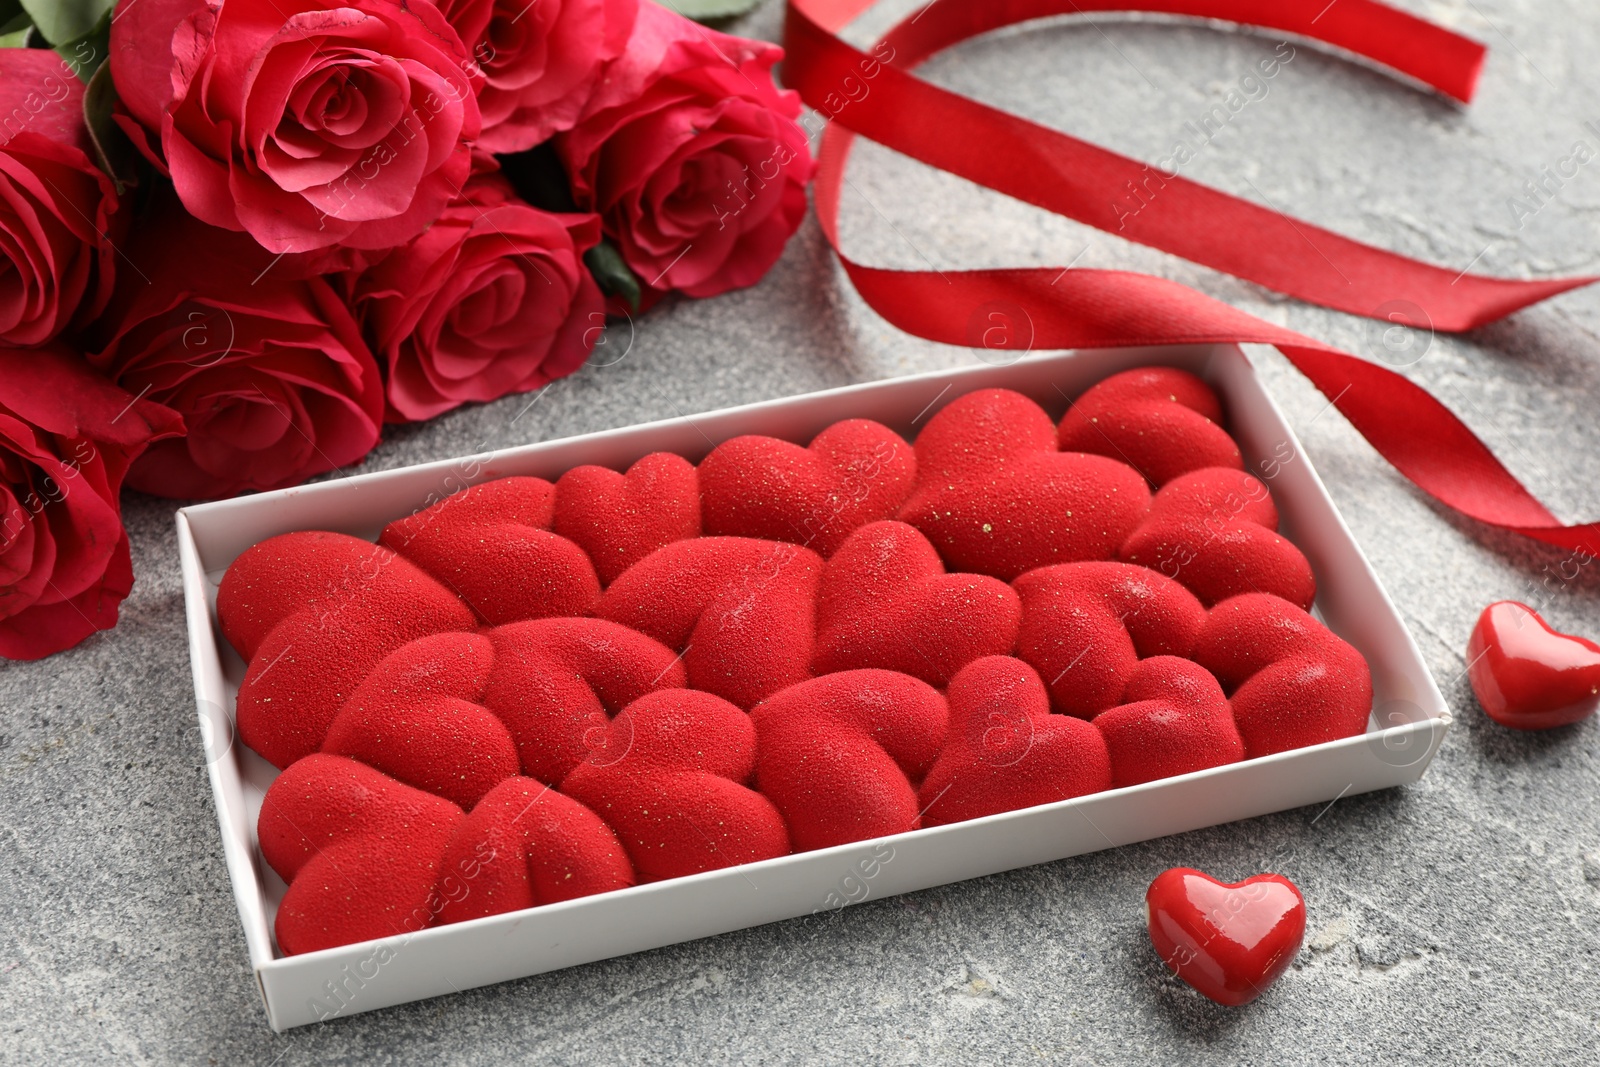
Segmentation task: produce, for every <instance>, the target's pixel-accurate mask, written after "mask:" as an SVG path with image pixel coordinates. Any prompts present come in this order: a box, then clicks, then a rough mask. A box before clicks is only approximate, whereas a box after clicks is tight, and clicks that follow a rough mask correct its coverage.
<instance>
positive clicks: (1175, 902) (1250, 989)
mask: <svg viewBox="0 0 1600 1067" xmlns="http://www.w3.org/2000/svg"><path fill="white" fill-rule="evenodd" d="M1144 900H1145V914H1146V916H1147V921H1148V923H1149V926H1150V942H1151V944H1153V945H1155V947H1156V953H1157V954H1158V955H1159V956H1160V957H1161V959H1162V961H1163V962H1164V963H1166V965H1167V966H1168V967H1171V968H1172V970H1173V972H1174V973H1175V974H1177V976H1178V977H1179V978H1182V979H1183V980H1184V981H1185V982H1188V983H1189V984H1190V985H1191V986H1193V987H1194V988H1195V989H1196V990H1197V991H1198V992H1200V993H1203V994H1205V995H1206V996H1208V997H1210V998H1211V999H1212V1000H1214V1001H1216V1002H1217V1003H1218V1004H1227V1005H1229V1006H1232V1007H1237V1006H1238V1005H1240V1004H1248V1003H1250V1002H1251V1001H1252V1000H1254V999H1256V997H1258V996H1260V995H1261V994H1262V993H1263V992H1265V991H1266V988H1267V987H1268V986H1269V985H1271V984H1272V983H1273V982H1275V981H1277V980H1278V976H1279V975H1281V974H1282V973H1283V972H1284V971H1285V970H1287V969H1288V967H1289V964H1291V963H1293V962H1294V957H1295V953H1297V952H1299V951H1300V942H1301V940H1302V939H1303V938H1304V937H1305V933H1306V905H1305V901H1304V900H1302V899H1301V897H1300V891H1299V890H1298V889H1296V888H1295V887H1294V883H1293V882H1291V881H1289V879H1287V878H1285V877H1283V876H1282V875H1281V874H1258V875H1256V876H1255V877H1253V878H1246V879H1245V880H1244V881H1242V882H1238V883H1236V884H1234V885H1226V884H1224V883H1222V882H1219V881H1217V880H1216V879H1215V878H1212V877H1211V876H1210V875H1209V874H1205V873H1203V872H1201V871H1197V870H1194V869H1193V868H1190V867H1174V868H1172V869H1171V870H1169V871H1163V872H1162V873H1161V874H1160V875H1159V876H1157V878H1156V880H1155V881H1153V882H1151V883H1150V888H1149V889H1148V890H1147V891H1146V892H1145V895H1144Z"/></svg>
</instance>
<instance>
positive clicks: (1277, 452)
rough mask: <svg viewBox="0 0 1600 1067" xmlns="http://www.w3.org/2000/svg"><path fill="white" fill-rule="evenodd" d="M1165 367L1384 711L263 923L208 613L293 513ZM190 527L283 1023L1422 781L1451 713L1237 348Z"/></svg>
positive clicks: (409, 482)
mask: <svg viewBox="0 0 1600 1067" xmlns="http://www.w3.org/2000/svg"><path fill="white" fill-rule="evenodd" d="M1153 363H1160V364H1167V365H1171V366H1178V367H1183V368H1186V369H1188V370H1192V371H1194V372H1196V373H1198V374H1200V375H1201V376H1202V377H1203V378H1205V379H1206V380H1207V381H1208V382H1209V383H1210V384H1211V385H1212V386H1213V388H1215V389H1216V390H1217V391H1218V393H1219V394H1220V395H1221V396H1222V398H1223V400H1224V403H1225V404H1226V406H1227V411H1228V417H1229V421H1230V426H1231V429H1232V431H1233V434H1234V436H1235V438H1236V439H1237V440H1238V442H1239V446H1240V448H1241V450H1242V451H1243V453H1244V457H1245V461H1246V465H1247V467H1248V469H1250V470H1251V471H1252V472H1254V473H1255V474H1256V475H1257V476H1258V477H1262V478H1263V479H1264V480H1265V481H1267V484H1268V485H1269V486H1270V487H1271V490H1272V495H1273V499H1274V501H1275V502H1276V504H1277V506H1278V509H1279V512H1280V514H1281V516H1282V519H1283V529H1284V532H1285V533H1286V534H1287V535H1288V536H1289V537H1291V538H1292V539H1293V540H1294V542H1295V543H1296V544H1297V545H1298V546H1299V547H1300V549H1301V551H1303V552H1304V553H1305V554H1306V557H1307V558H1308V559H1309V560H1310V561H1311V564H1312V567H1313V569H1314V570H1315V572H1316V576H1317V586H1318V590H1319V592H1318V596H1317V602H1316V605H1315V607H1314V610H1315V612H1316V613H1317V614H1318V615H1319V616H1320V617H1321V618H1322V619H1323V621H1324V622H1326V623H1327V624H1328V626H1330V627H1331V628H1332V629H1333V630H1334V631H1335V632H1337V633H1338V634H1339V635H1340V636H1342V637H1343V638H1344V639H1345V640H1347V641H1349V642H1350V643H1351V644H1353V645H1354V646H1355V647H1356V648H1358V649H1360V651H1361V652H1362V653H1363V654H1364V655H1365V656H1366V658H1367V662H1368V663H1369V664H1370V665H1371V667H1372V674H1373V687H1374V693H1375V698H1374V703H1375V707H1374V711H1373V721H1372V722H1371V723H1369V726H1368V733H1367V734H1366V735H1365V736H1363V737H1353V738H1346V739H1345V740H1342V741H1336V742H1331V743H1328V744H1323V745H1316V746H1312V747H1310V748H1304V749H1299V750H1297V751H1293V752H1284V753H1279V754H1277V755H1274V756H1269V757H1266V758H1264V759H1256V760H1249V761H1246V762H1243V763H1236V764H1231V765H1229V766H1226V767H1217V768H1212V769H1210V770H1206V771H1200V772H1197V773H1194V774H1188V775H1183V776H1181V777H1178V778H1169V779H1165V780H1162V781H1157V782H1149V783H1146V784H1144V785H1139V786H1134V787H1132V788H1128V789H1116V790H1111V791H1108V792H1104V793H1097V794H1094V795H1091V796H1088V797H1081V798H1077V799H1074V800H1068V801H1062V802H1059V803H1056V804H1046V805H1042V806H1040V807H1035V808H1028V809H1024V810H1021V811H1013V812H1006V813H1004V814H1001V815H993V816H989V817H987V818H983V819H975V820H972V821H970V822H964V823H958V824H955V825H952V826H943V827H937V828H933V829H926V830H915V831H911V832H909V833H904V834H896V835H894V836H892V837H888V838H883V839H881V840H878V841H865V842H856V843H852V844H849V845H842V846H839V847H837V848H831V849H824V850H821V851H817V852H807V853H802V854H798V855H793V856H784V857H781V858H778V859H773V860H765V861H762V862H760V863H752V864H746V865H743V866H741V867H735V868H730V869H726V870H721V871H708V872H706V873H704V874H698V875H694V876H692V877H688V878H680V879H675V880H672V881H667V882H657V883H653V884H650V885H644V886H637V887H635V888H632V889H625V890H621V891H618V892H614V893H604V894H600V895H597V896H592V897H585V898H583V899H580V900H572V901H566V902H564V903H560V904H551V905H546V906H544V907H539V908H531V909H527V910H524V911H518V912H511V913H507V914H503V915H495V916H489V917H487V918H483V919H476V920H473V921H471V922H466V923H459V924H455V925H451V926H444V927H436V928H433V929H428V930H423V931H420V932H418V933H415V934H411V935H404V936H400V937H395V938H389V939H386V940H383V941H372V942H365V943H362V944H356V945H347V946H343V947H340V948H334V949H328V950H325V951H321V952H312V953H307V954H304V955H300V956H292V957H283V956H280V955H279V954H278V952H277V949H276V946H275V945H274V943H273V937H272V933H271V930H272V919H273V916H274V914H275V911H276V906H277V901H278V900H279V899H280V898H281V897H282V894H283V888H284V887H283V883H282V881H281V880H279V879H278V877H277V875H276V874H274V873H273V872H272V871H271V869H270V868H268V867H267V865H266V863H265V862H264V861H263V860H262V858H261V853H260V850H259V848H258V846H257V843H256V835H255V820H256V813H257V812H258V811H259V809H260V804H261V797H262V795H263V794H264V792H265V790H266V788H267V786H268V785H270V784H271V782H272V779H273V777H274V776H275V775H276V773H277V772H276V770H275V769H274V768H273V767H271V766H270V765H269V764H267V763H266V761H265V760H262V759H261V758H260V757H259V756H256V755H255V754H254V753H253V752H250V751H249V750H248V749H246V748H245V747H244V746H243V745H242V744H237V743H235V742H234V735H233V729H232V724H233V714H234V697H235V694H236V693H237V690H238V685H239V682H240V680H241V679H242V678H243V676H244V667H245V665H244V663H243V662H242V661H241V660H240V659H239V657H238V656H237V655H236V654H235V653H234V652H233V650H232V649H231V648H230V647H228V645H227V642H226V641H224V640H223V639H222V637H221V633H220V630H219V629H218V627H217V622H216V608H215V604H216V589H217V582H218V581H219V580H220V578H221V576H222V573H223V571H224V570H225V569H226V568H227V566H228V564H229V563H231V562H232V561H233V559H234V557H236V556H237V555H238V554H239V553H240V552H242V551H243V550H244V549H246V548H248V547H249V546H251V545H253V544H255V543H257V542H258V541H261V540H263V539H265V538H267V537H271V536H273V535H275V534H279V533H284V532H287V531H290V530H305V529H326V530H340V531H344V532H346V533H351V534H356V535H358V536H363V537H369V538H371V537H375V536H376V535H377V533H378V531H379V530H380V529H382V527H383V526H384V525H385V524H386V523H388V522H389V521H391V520H393V519H395V518H398V517H400V516H402V515H406V514H410V513H411V512H413V511H415V510H416V509H417V508H419V507H421V506H422V505H423V504H424V503H426V502H428V501H429V499H430V494H432V495H433V496H432V498H433V499H437V498H438V497H440V496H443V495H445V494H448V493H450V492H454V491H456V490H459V489H460V488H462V487H464V486H465V485H468V484H472V483H475V482H480V481H486V480H488V479H491V478H498V477H503V476H505V475H511V474H523V475H538V476H540V477H544V478H549V479H552V480H553V479H555V478H557V477H559V476H560V475H561V474H562V473H563V472H564V471H566V470H568V469H569V468H571V467H574V466H577V465H579V464H583V463H596V464H600V465H603V466H607V467H612V468H614V469H617V470H623V469H626V467H627V466H628V465H629V464H630V463H632V462H633V461H634V460H636V459H638V458H640V457H641V456H644V455H645V454H647V453H650V452H656V451H671V452H677V453H679V454H681V455H683V456H685V457H687V458H688V459H690V460H695V461H698V460H699V459H700V458H701V457H703V456H704V455H705V454H706V453H707V452H708V451H710V449H711V448H712V447H713V445H714V444H715V443H716V442H720V441H723V440H725V439H727V438H730V437H734V436H737V435H739V434H745V433H762V434H767V435H770V436H773V437H782V438H786V439H789V440H793V441H797V442H800V443H804V442H806V441H809V440H810V438H811V437H812V436H814V435H815V434H816V433H817V432H819V431H820V430H822V429H823V428H824V427H826V426H828V425H830V424H831V423H833V422H835V421H837V420H839V419H844V418H872V419H877V420H878V421H880V422H883V423H885V424H887V425H888V426H890V427H892V428H893V429H895V430H897V431H899V432H901V433H902V434H904V435H906V436H907V437H908V438H909V437H911V436H913V435H914V434H915V432H916V431H917V429H918V428H919V427H921V426H923V425H926V423H927V420H928V419H929V418H930V417H931V416H932V415H933V414H934V413H935V412H936V411H938V409H939V408H941V407H943V406H944V405H946V404H948V403H949V402H950V401H952V400H954V399H955V398H956V397H958V396H961V395H962V394H964V393H967V392H971V391H972V390H974V389H981V388H988V387H992V386H1003V387H1006V388H1011V389H1016V390H1018V391H1019V392H1022V393H1025V394H1027V395H1029V396H1031V397H1033V398H1034V399H1035V400H1037V401H1039V402H1040V403H1041V404H1043V405H1044V407H1045V409H1046V410H1047V411H1050V412H1051V414H1052V415H1055V416H1058V415H1059V414H1060V412H1061V411H1063V410H1064V409H1065V408H1066V406H1067V403H1068V398H1070V397H1074V396H1076V395H1078V394H1079V393H1081V392H1082V391H1083V390H1084V389H1086V388H1087V387H1088V386H1090V385H1092V384H1093V383H1094V382H1095V381H1098V380H1099V379H1101V378H1103V377H1105V376H1107V375H1109V374H1113V373H1115V372H1117V371H1119V370H1124V369H1126V368H1129V367H1135V366H1140V365H1145V364H1153ZM177 523H178V543H179V551H180V555H181V562H182V568H183V586H184V595H185V599H186V602H187V611H188V624H189V648H190V656H191V658H192V661H193V668H194V681H195V695H196V698H197V701H198V706H199V711H200V719H201V727H202V732H203V736H204V737H205V739H206V746H207V757H208V761H209V769H210V776H211V786H212V792H213V795H214V797H215V800H216V806H217V815H218V819H219V821H220V824H221V830H222V845H223V854H224V856H225V858H226V860H227V865H228V872H229V875H230V877H231V879H232V882H233V890H234V896H235V898H236V899H237V902H238V905H239V917H240V919H241V920H242V921H243V923H244V930H245V943H246V946H247V948H248V950H249V954H250V963H251V966H252V968H253V969H254V971H255V974H256V978H257V980H258V982H259V983H260V986H261V992H262V996H263V998H264V1000H265V1002H266V1007H267V1018H268V1021H269V1022H270V1024H271V1025H272V1027H273V1029H275V1030H282V1029H285V1028H288V1027H292V1026H301V1025H304V1024H306V1023H311V1022H317V1021H320V1020H324V1019H327V1018H332V1017H335V1016H340V1015H349V1014H353V1013H355V1012H361V1011H369V1010H371V1009H373V1008H382V1007H387V1006H389V1005H391V1004H400V1003H404V1002H406V1001H411V1000H418V999H421V998H423V997H431V996H437V995H439V994H442V993H449V992H453V991H459V990H463V989H468V988H471V987H473V986H479V985H486V984H488V983H491V982H499V981H505V980H507V979H511V978H518V977H523V976H526V975H531V974H539V973H541V972H545V971H550V970H555V969H557V968H561V967H568V966H572V965H573V964H579V963H587V962H591V961H594V960H600V959H606V958H608V957H611V956H618V955H622V954H625V953H629V952H638V951H641V950H644V949H649V948H656V947H659V946H662V945H670V944H675V943H677V942H681V941H687V940H691V939H693V938H697V937H706V936H709V935H712V934H718V933H725V932H727V931H730V930H737V929H741V928H744V927H748V926H754V925H758V924H760V923H767V922H773V921H776V920H779V919H785V918H792V917H795V916H802V915H810V914H813V913H814V912H817V911H821V910H825V909H828V908H831V907H833V906H837V904H838V902H840V901H849V902H858V901H860V900H864V899H869V898H873V899H875V898H877V897H881V896H888V895H891V894H895V893H906V892H910V891H912V890H917V889H925V888H928V887H930V886H935V885H942V884H945V883H947V882H954V881H958V880H960V879H964V878H975V877H979V876H981V875H986V874H993V873H996V872H998V871H1005V870H1010V869H1013V868H1016V867H1023V866H1027V865H1029V864H1034V863H1044V862H1047V861H1050V860H1056V859H1062V858H1065V857H1068V856H1075V855H1079V854H1082V853H1085V852H1093V851H1096V850H1098V849H1102V848H1111V847H1115V846H1117V845H1122V844H1128V843H1131V842H1134V841H1143V840H1147V839H1149V838H1153V837H1161V836H1164V835H1167V834H1174V833H1180V832H1183V831H1186V830H1192V829H1197V828H1199V827H1203V826H1211V825H1215V824H1218V823H1224V822H1229V821H1232V820H1235V819H1244V818H1249V817H1251V816H1255V815H1263V814H1266V813H1268V812H1274V811H1282V810H1285V809H1288V808H1294V807H1299V806H1302V805H1307V804H1313V803H1317V802H1320V801H1330V800H1333V799H1335V798H1336V797H1340V796H1345V795H1349V794H1353V793H1361V792H1366V791H1370V790H1374V789H1382V788H1385V787H1388V786H1394V785H1400V784H1404V783H1407V782H1413V781H1416V780H1417V779H1418V778H1420V777H1421V776H1422V773H1423V771H1424V770H1425V769H1426V768H1427V765H1428V763H1429V761H1430V760H1431V759H1432V758H1433V754H1434V753H1435V752H1436V751H1437V750H1438V747H1439V744H1440V743H1441V742H1442V741H1443V739H1444V734H1445V731H1446V729H1447V727H1448V726H1449V724H1450V715H1449V713H1448V711H1447V710H1446V705H1445V702H1444V698H1443V697H1442V696H1441V695H1440V693H1439V690H1438V687H1437V686H1436V685H1435V684H1434V681H1433V679H1432V677H1431V676H1430V675H1429V673H1428V670H1427V668H1426V667H1425V666H1424V664H1423V661H1422V657H1421V654H1420V653H1419V652H1418V650H1417V647H1416V645H1415V643H1414V642H1413V641H1412V639H1411V636H1410V635H1409V634H1408V633H1407V632H1406V629H1405V626H1404V624H1403V623H1402V622H1401V620H1400V617H1399V615H1398V613H1397V612H1396V611H1395V609H1394V605H1393V604H1392V603H1391V602H1390V601H1389V598H1388V597H1387V595H1385V593H1384V591H1383V589H1382V587H1381V586H1380V585H1379V583H1378V580H1377V577H1376V575H1374V574H1373V572H1372V569H1371V567H1370V566H1369V565H1368V564H1367V561H1366V558H1365V557H1364V556H1363V555H1362V553H1361V550H1360V549H1359V548H1358V547H1357V546H1356V544H1355V541H1354V540H1353V539H1352V537H1351V535H1350V531H1349V530H1348V528H1346V526H1345V524H1344V522H1343V520H1342V519H1341V518H1340V517H1339V514H1338V511H1337V510H1336V509H1335V508H1334V506H1333V502H1332V501H1331V500H1330V499H1329V497H1328V494H1327V491H1326V489H1324V487H1323V485H1322V482H1321V480H1320V479H1319V478H1318V477H1317V475H1316V473H1315V471H1313V470H1312V468H1311V464H1310V462H1309V461H1308V460H1307V458H1306V456H1305V455H1304V453H1303V452H1302V451H1301V449H1300V444H1299V442H1298V441H1297V440H1296V439H1295V436H1294V434H1293V432H1291V431H1290V429H1289V427H1288V426H1287V425H1286V424H1285V422H1284V419H1283V416H1282V413H1281V412H1279V410H1278V408H1277V406H1276V405H1275V404H1274V403H1273V402H1272V400H1271V398H1270V397H1268V396H1267V394H1266V393H1265V391H1264V390H1263V389H1262V388H1261V385H1260V382H1259V381H1258V380H1257V378H1256V376H1255V373H1254V371H1253V369H1252V368H1251V366H1250V364H1249V361H1248V360H1247V359H1246V358H1245V356H1244V353H1243V352H1242V351H1240V350H1239V349H1238V348H1236V347H1233V346H1220V345H1207V346H1190V347H1175V348H1158V349H1151V348H1144V349H1119V350H1111V351H1083V352H1076V353H1067V354H1062V355H1053V356H1043V357H1035V358H1029V359H1024V360H1021V361H1019V362H1016V363H1013V364H1011V365H1009V366H976V367H970V368H966V369H962V370H955V371H940V372H935V373H932V374H923V375H916V376H913V377H907V378H898V379H892V380H889V381H882V382H872V383H868V384H865V385H855V386H849V387H846V388H843V389H833V390H828V391H826V392H820V393H812V394H808V395H805V396H799V397H792V398H788V399H784V400H774V401H768V402H765V403H760V404H751V405H747V406H745V407H740V408H731V409H728V410H724V411H718V412H712V413H709V414H704V415H694V416H692V417H688V418H679V419H672V420H668V421H665V422H656V423H649V424H646V425H642V426H636V427H630V428H626V429H619V430H607V431H604V432H601V433H594V434H586V435H584V436H581V437H573V438H567V439H565V440H560V441H549V442H544V443H540V444H532V445H525V446H522V447H518V448H509V449H502V450H500V451H497V452H494V453H489V454H486V455H482V456H477V457H469V458H467V459H462V460H454V461H446V462H440V463H429V464H423V465H420V466H416V467H409V468H405V469H402V470H393V471H383V472H378V473H374V474H365V475H358V476H355V477H350V478H345V479H342V480H338V481H331V482H323V483H319V484H316V485H309V486H302V487H298V488H293V489H284V490H279V491H277V492H272V493H262V494H259V495H256V496H249V497H241V498H237V499H234V500H226V501H220V502H217V503H211V504H201V505H197V506H194V507H188V508H183V509H182V510H180V511H179V512H178V514H177Z"/></svg>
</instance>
